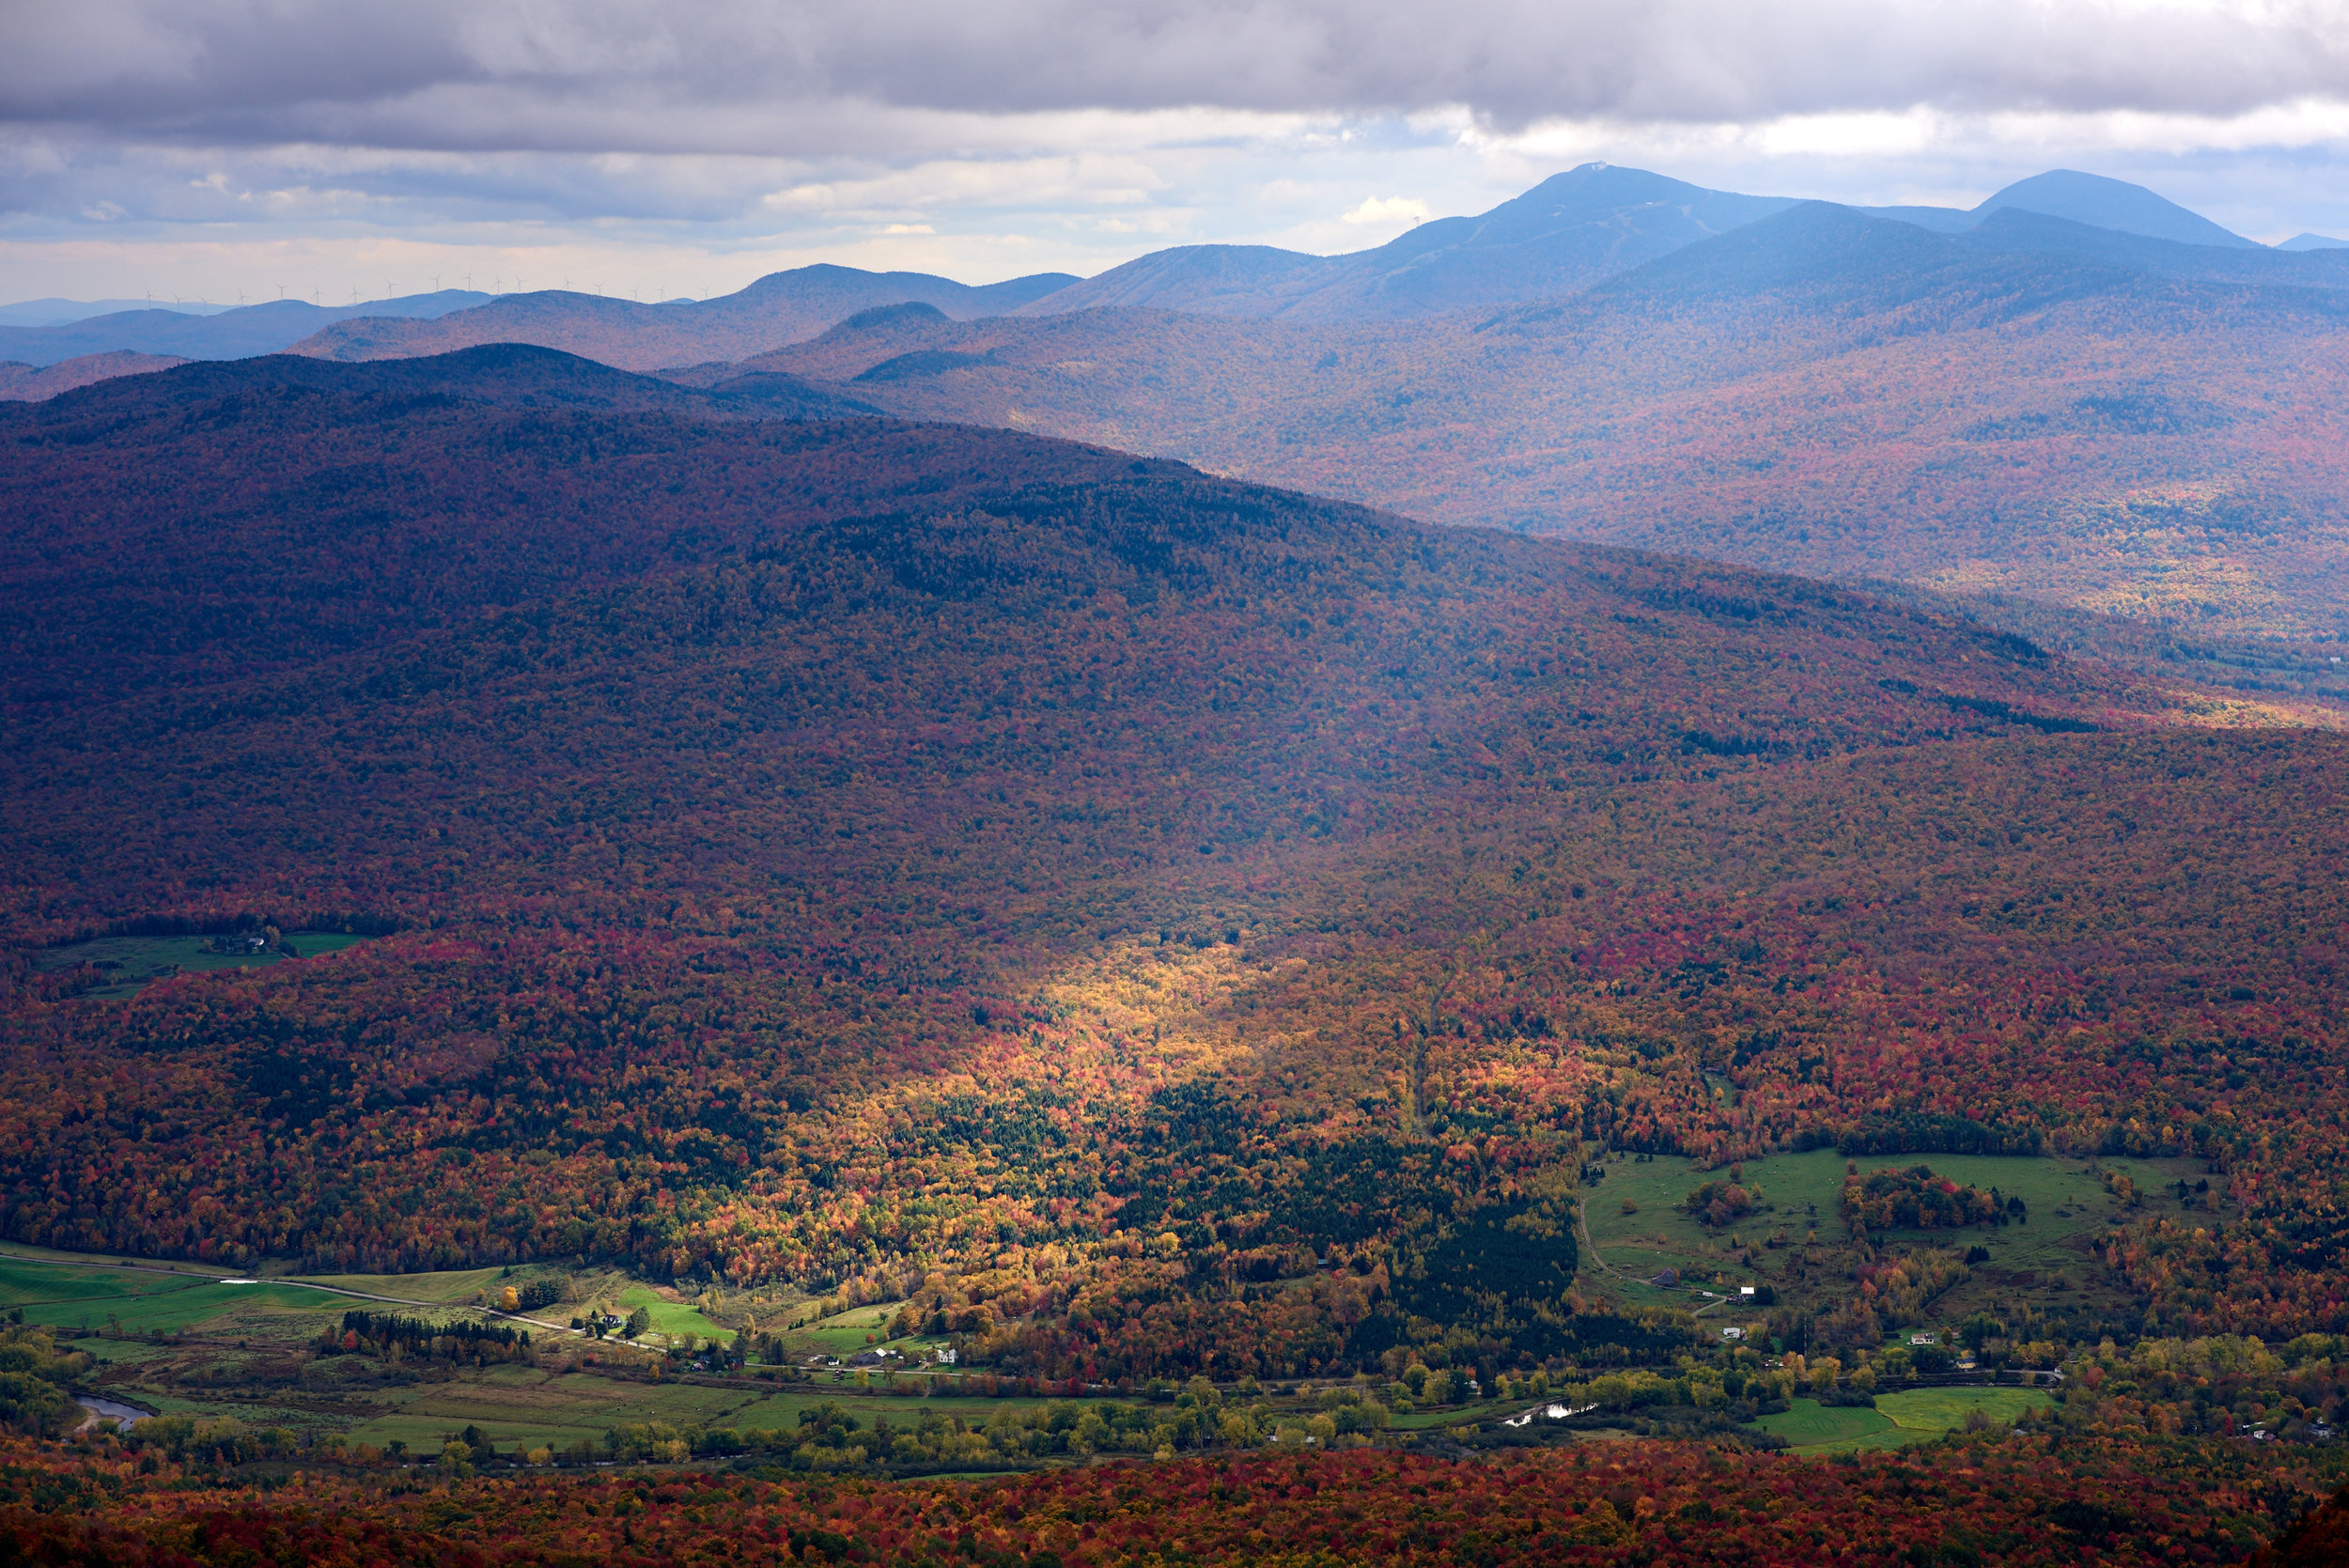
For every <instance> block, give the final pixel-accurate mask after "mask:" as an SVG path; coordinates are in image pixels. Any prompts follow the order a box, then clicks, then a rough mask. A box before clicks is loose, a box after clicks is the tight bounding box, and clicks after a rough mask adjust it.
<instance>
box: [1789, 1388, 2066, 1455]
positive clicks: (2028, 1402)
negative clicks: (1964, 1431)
mask: <svg viewBox="0 0 2349 1568" xmlns="http://www.w3.org/2000/svg"><path fill="white" fill-rule="evenodd" d="M2052 1403H2053V1401H2051V1400H2050V1399H2048V1397H2047V1396H2046V1393H2044V1392H2043V1391H2041V1390H2040V1389H1907V1390H1906V1391H1904V1392H1901V1393H1893V1394H1878V1395H1877V1396H1876V1407H1875V1409H1873V1410H1871V1409H1868V1408H1867V1407H1865V1406H1864V1405H1844V1406H1828V1405H1821V1404H1820V1403H1819V1402H1818V1401H1817V1400H1815V1399H1798V1400H1796V1401H1795V1402H1794V1408H1793V1409H1791V1410H1786V1411H1782V1412H1781V1413H1780V1414H1778V1415H1775V1416H1764V1417H1763V1418H1761V1419H1760V1420H1759V1421H1755V1422H1754V1424H1755V1425H1756V1426H1758V1427H1760V1428H1762V1430H1763V1431H1765V1432H1773V1433H1776V1434H1777V1435H1778V1436H1781V1437H1783V1438H1785V1439H1786V1441H1787V1442H1788V1444H1790V1445H1791V1446H1792V1447H1794V1448H1796V1449H1798V1450H1801V1451H1803V1452H1812V1453H1845V1452H1854V1451H1856V1450H1859V1449H1886V1448H1901V1447H1905V1446H1906V1445H1907V1444H1909V1443H1921V1442H1925V1441H1928V1440H1930V1439H1932V1438H1935V1437H1937V1436H1940V1435H1941V1434H1943V1433H1945V1432H1953V1431H1955V1430H1957V1428H1958V1427H1959V1426H1961V1425H1962V1424H1964V1422H1965V1420H1966V1415H1967V1412H1968V1411H1969V1410H1980V1411H1982V1412H1983V1414H1984V1415H1985V1416H1987V1417H1989V1418H1990V1421H1991V1422H1992V1424H1994V1425H2010V1424H2012V1423H2013V1422H2014V1421H2015V1418H2017V1417H2018V1416H2020V1415H2022V1413H2023V1412H2024V1411H2026V1410H2030V1409H2036V1408H2039V1407H2042V1406H2045V1405H2050V1404H2052Z"/></svg>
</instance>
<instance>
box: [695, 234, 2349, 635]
mask: <svg viewBox="0 0 2349 1568" xmlns="http://www.w3.org/2000/svg"><path fill="white" fill-rule="evenodd" d="M2005 221H2006V220H2004V219H1994V220H1993V222H1992V224H1991V225H1985V228H1986V229H1987V228H1992V227H1996V226H1998V225H2000V224H2002V223H2003V222H2005ZM2021 221H2023V222H2027V223H2039V224H2045V223H2047V222H2051V220H2044V219H2030V218H2025V219H2023V220H2021ZM2130 243H2132V244H2141V245H2144V246H2156V244H2157V242H2155V241H2130ZM2175 248H2176V249H2180V250H2183V249H2187V248H2189V247H2175ZM2213 254H2216V255H2220V256H2226V257H2231V258H2232V257H2234V256H2237V255H2238V253H2236V252H2232V251H2228V252H2215V253H2213ZM2241 254H2242V255H2244V256H2248V257H2249V259H2251V260H2254V261H2277V262H2286V261H2295V260H2299V261H2306V260H2313V259H2319V258H2318V257H2309V256H2300V257H2285V256H2269V255H2267V254H2265V253H2241ZM2231 264H2232V263H2231ZM2345 347H2349V294H2344V293H2343V292H2342V291H2341V290H2340V289H2338V288H2333V287H2267V286H2263V285H2256V284H2248V283H2244V282H2241V281H2212V280H2210V279H2207V278H2186V277H2179V276H2170V275H2163V274H2161V273H2160V272H2157V271H2148V270H2145V269H2143V268H2139V267H2135V266H2124V265H2122V264H2120V263H2119V262H2117V261H2115V260H2113V259H2111V258H2109V257H2101V258H2100V257H2094V256H2081V255H2075V254H2069V253H2066V252H2063V251H2061V250H2046V249H2036V250H2009V249H2005V248H2001V247H1999V246H1994V245H1990V244H1986V243H1983V242H1980V241H1979V240H1978V238H1977V237H1976V236H1959V237H1945V236H1940V235H1935V234H1931V233H1928V232H1926V231H1924V230H1922V229H1920V228H1917V227H1915V226H1913V225H1906V224H1897V223H1890V222H1886V221H1882V220H1875V219H1869V218H1865V217H1862V216H1860V215H1859V214H1856V213H1853V212H1851V211H1849V210H1844V209H1838V208H1830V207H1823V206H1812V207H1806V208H1802V209H1797V210H1793V211H1790V212H1786V213H1783V214H1781V215H1779V216H1777V217H1772V218H1766V219H1764V220H1762V221H1760V222H1757V223H1754V224H1751V225H1747V226H1745V227H1742V228H1739V229H1737V230H1735V232H1733V233H1730V234H1727V235H1724V236H1722V237H1720V238H1719V239H1716V240H1711V241H1705V242H1703V243H1701V244H1694V245H1690V246H1688V247H1686V248H1684V249H1682V250H1679V251H1676V252H1674V253H1673V254H1672V255H1671V256H1665V257H1663V258H1661V259H1659V260H1657V261H1654V262H1651V263H1649V264H1648V265H1646V266H1644V267H1641V268H1638V269H1635V270H1634V271H1632V272H1626V273H1625V274H1624V275H1622V276H1621V277H1618V278H1615V279H1612V280H1610V281H1609V282H1607V283H1605V284H1602V285H1600V286H1598V287H1595V288H1592V289H1590V290H1587V291H1585V292H1584V293H1582V294H1579V295H1577V296H1575V297H1573V298H1571V299H1567V300H1563V301H1557V302H1553V303H1545V304H1539V305H1525V306H1513V307H1509V308H1507V309H1501V310H1496V311H1491V312H1479V313H1471V314H1468V315H1462V316H1457V317H1449V318H1442V319H1440V320H1436V321H1422V322H1410V323H1397V324H1392V325H1387V326H1365V325H1356V326H1349V327H1346V328H1342V329H1341V328H1324V327H1311V326H1304V325H1299V324H1296V323H1292V322H1286V321H1239V320H1231V319H1221V318H1207V317H1201V316H1177V315H1171V314H1167V313H1160V312H1139V311H1123V310H1117V311H1109V310H1105V311H1093V312H1086V313H1081V314H1078V315H1072V316H1066V317H1056V318H1047V319H1042V320H1035V321H1026V320H1018V319H999V320H994V321H988V322H976V323H968V324H957V323H952V322H948V321H944V320H942V319H940V318H935V317H925V316H923V315H922V314H921V313H920V312H919V311H918V310H914V309H910V308H909V309H905V310H900V311H895V312H882V313H876V314H875V315H874V316H871V317H868V318H858V319H856V320H852V321H850V322H848V323H844V324H843V325H842V326H841V327H839V328H836V329H834V330H833V331H832V332H831V333H829V334H825V335H824V336H822V337H819V338H817V339H815V340H813V341H811V342H808V343H805V344H801V345H796V346H794V347H792V348H790V349H784V350H781V351H779V352H777V353H775V354H772V355H769V356H766V357H764V358H762V359H760V360H758V361H755V362H754V365H756V366H758V367H762V368H771V369H777V370H784V371H788V372H791V373H794V374H799V375H803V376H806V377H809V378H811V379H814V380H831V381H837V382H842V383H848V384H851V385H852V387H853V390H854V391H855V392H856V394H857V395H858V396H863V397H867V398H869V399H870V400H872V401H873V402H875V403H877V404H879V405H880V406H882V407H884V408H887V409H890V410H892V411H896V412H900V413H904V414H908V415H913V416H919V417H926V418H949V419H957V420H968V421H972V422H974V423H982V424H989V425H998V426H1005V427H1012V428H1018V429H1026V430H1034V431H1038V432H1042V433H1050V434H1055V435H1064V436H1070V437H1074V438H1078V439H1083V440H1092V441H1100V442H1109V443H1113V444H1118V445H1123V446H1127V447H1130V448H1134V449H1137V450H1142V451H1147V452H1153V453H1158V454H1160V455H1164V456H1169V457H1176V458H1183V459H1185V460H1187V461H1192V462H1197V463H1199V464H1202V465H1203V466H1206V467H1207V468H1209V469H1212V470H1215V471H1217V472H1221V473H1227V474H1235V475H1237V476H1242V477H1247V478H1252V479H1258V480H1263V481H1266V482H1271V483H1281V484H1292V485H1299V486H1302V487H1304V488H1307V489H1314V490H1316V491H1320V492H1324V493H1329V494H1335V495H1342V496H1346V497H1351V498H1354V499H1361V500H1376V501H1377V502H1378V503H1379V504H1381V505H1392V506H1393V507H1395V508H1396V509H1397V510H1400V511H1403V512H1405V513H1407V514H1408V515H1411V516H1414V517H1420V518H1424V519H1427V520H1434V521H1442V522H1455V523H1471V524H1481V525H1486V526H1501V527H1507V528H1511V529H1517V530H1524V531H1530V532H1540V533H1556V534H1564V535H1569V536H1579V537H1586V538H1595V539H1603V540H1608V541H1610V542H1616V543H1623V544H1630V545H1637V546H1641V547H1643V548H1649V549H1660V550H1668V551H1685V552H1688V553H1692V554H1700V555H1705V556H1710V557H1714V558H1720V559H1730V560H1735V561H1741V562H1745V563H1748V564H1751V565H1756V566H1762V567H1770V568H1772V569H1781V570H1797V571H1804V572H1810V573H1814V574H1818V575H1822V576H1835V577H1845V578H1850V577H1863V576H1864V577H1874V578H1897V579H1902V580H1906V581H1910V582H1920V583H1925V584H1929V585H1932V586H1935V587H1937V588H1941V589H1945V590H1949V591H1952V592H1961V593H1984V592H1994V591H2007V592H2012V593H2017V594H2022V595H2024V596H2026V597H2030V598H2040V599H2045V600H2050V601H2053V602H2056V603H2061V604H2068V605H2072V606H2076V607H2079V608H2086V609H2093V610H2099V611H2104V612H2108V613H2119V614H2141V615H2145V616H2147V617H2160V618H2168V619H2170V620H2173V621H2175V620H2184V621H2186V622H2189V623H2191V624H2195V625H2199V626H2201V627H2202V628H2204V629H2208V630H2211V631H2214V632H2218V633H2229V632H2232V633H2241V634H2249V635H2278V634H2280V635H2287V636H2295V637H2310V636H2329V635H2334V634H2338V633H2339V632H2340V631H2341V630H2342V629H2343V628H2342V626H2341V613H2340V608H2339V607H2340V606H2341V603H2342V602H2343V595H2344V591H2345V590H2349V575H2345V574H2344V566H2345V564H2349V556H2345V555H2344V544H2345V543H2349V537H2345V536H2344V534H2343V526H2344V521H2345V520H2344V517H2343V514H2342V511H2341V500H2340V497H2341V495H2342V494H2343V493H2344V483H2345V482H2349V473H2344V472H2343V470H2342V458H2341V454H2342V453H2343V452H2349V429H2344V428H2343V427H2342V418H2343V415H2342V411H2343V409H2344V408H2349V385H2344V368H2349V356H2345V355H2344V348H2345ZM729 373H731V372H727V371H714V372H712V371H705V372H702V373H700V374H701V376H702V377H704V378H708V377H709V376H712V375H723V374H729Z"/></svg>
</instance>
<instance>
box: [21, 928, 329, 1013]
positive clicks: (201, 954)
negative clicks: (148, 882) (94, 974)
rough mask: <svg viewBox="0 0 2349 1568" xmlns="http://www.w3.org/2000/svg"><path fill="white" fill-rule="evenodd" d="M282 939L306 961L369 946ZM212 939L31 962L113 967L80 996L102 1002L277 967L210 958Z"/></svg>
mask: <svg viewBox="0 0 2349 1568" xmlns="http://www.w3.org/2000/svg"><path fill="white" fill-rule="evenodd" d="M286 939H287V940H288V942H291V943H292V944H293V949H294V952H295V953H296V954H297V955H300V956H302V957H304V958H315V957H321V956H324V955H328V954H333V953H340V952H342V951H343V950H344V949H345V948H348V947H353V946H356V945H357V944H358V943H360V942H363V941H366V940H367V938H366V937H354V936H351V935H350V933H348V932H344V931H288V932H287V933H286ZM211 941H212V939H211V938H210V937H100V938H98V939H95V940H92V941H86V942H74V943H72V944H71V945H70V946H66V947H51V948H44V949H42V950H41V951H40V953H39V955H36V956H35V958H34V962H35V963H36V964H38V965H39V967H40V968H42V969H44V970H61V969H65V968H67V967H69V966H70V965H73V964H85V963H87V964H100V965H112V966H114V967H113V968H112V969H110V970H108V971H107V972H108V973H109V974H111V975H112V976H113V977H114V979H113V983H112V984H110V985H106V986H100V987H98V988H97V989H95V990H89V991H85V992H83V993H82V995H83V996H84V997H86V998H92V999H96V1000H98V1001H123V1000H125V999H127V998H130V997H134V996H136V995H138V994H139V992H140V991H142V990H144V989H145V988H146V987H148V986H151V985H153V984H154V983H155V982H156V981H158V980H163V979H167V978H169V977H170V976H171V975H172V974H174V973H179V974H194V973H198V972H200V971H203V970H243V969H262V968H266V967H267V966H268V965H271V964H274V963H277V962H279V961H281V960H282V959H283V958H284V957H285V955H284V954H281V953H214V952H211V951H210V946H211Z"/></svg>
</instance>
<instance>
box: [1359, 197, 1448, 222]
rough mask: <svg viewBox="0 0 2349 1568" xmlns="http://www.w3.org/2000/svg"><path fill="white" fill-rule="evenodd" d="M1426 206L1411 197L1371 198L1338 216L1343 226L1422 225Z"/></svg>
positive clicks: (1425, 216) (1425, 215)
mask: <svg viewBox="0 0 2349 1568" xmlns="http://www.w3.org/2000/svg"><path fill="white" fill-rule="evenodd" d="M1426 218H1427V204H1426V203H1425V202H1423V201H1421V200H1419V199H1418V198H1416V197H1412V196H1371V197H1369V198H1368V199H1366V200H1364V201H1363V202H1362V203H1361V205H1359V206H1357V207H1354V208H1351V209H1349V210H1346V212H1344V213H1342V214H1340V215H1339V218H1338V221H1339V222H1340V223H1345V224H1376V225H1379V226H1380V227H1382V228H1383V227H1387V226H1390V225H1395V224H1416V223H1423V222H1425V221H1426Z"/></svg>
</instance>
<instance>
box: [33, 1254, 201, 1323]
mask: <svg viewBox="0 0 2349 1568" xmlns="http://www.w3.org/2000/svg"><path fill="white" fill-rule="evenodd" d="M202 1282H203V1281H202V1279H201V1278H200V1277H194V1276H181V1277H176V1278H175V1277H174V1276H172V1275H168V1274H145V1273H139V1272H137V1271H135V1270H132V1269H128V1268H107V1267H102V1266H99V1267H87V1266H72V1265H66V1266H60V1265H54V1264H48V1263H36V1262H31V1261H27V1260H23V1259H19V1258H14V1257H8V1256H0V1307H23V1309H24V1315H25V1319H26V1321H28V1322H32V1323H52V1322H57V1321H60V1319H58V1318H56V1317H53V1316H48V1315H44V1310H45V1309H55V1310H56V1311H57V1312H71V1311H74V1310H82V1309H86V1307H87V1305H88V1304H89V1303H91V1302H96V1301H104V1302H117V1301H122V1300H126V1299H128V1298H130V1297H132V1296H161V1295H163V1294H165V1293H166V1292H170V1291H178V1290H185V1289H187V1288H188V1287H189V1286H191V1285H194V1284H200V1283H202ZM63 1321H69V1322H70V1321H73V1319H71V1318H70V1316H68V1317H67V1318H65V1319H63Z"/></svg>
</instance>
